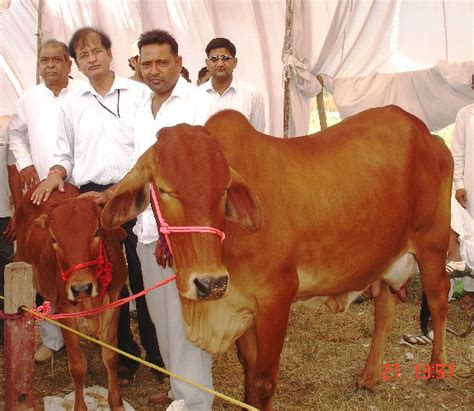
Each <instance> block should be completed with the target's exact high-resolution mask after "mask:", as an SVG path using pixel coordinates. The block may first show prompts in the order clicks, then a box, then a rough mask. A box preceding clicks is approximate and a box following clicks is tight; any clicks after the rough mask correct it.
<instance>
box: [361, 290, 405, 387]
mask: <svg viewBox="0 0 474 411" xmlns="http://www.w3.org/2000/svg"><path fill="white" fill-rule="evenodd" d="M396 301H397V297H396V295H394V294H392V292H391V291H390V289H389V287H388V285H387V284H385V283H384V282H382V285H381V288H380V292H379V294H378V295H377V297H375V307H374V334H373V336H372V342H371V345H370V351H369V355H368V356H367V360H366V362H365V366H364V370H363V371H362V374H361V375H360V376H359V378H358V380H357V385H358V387H360V388H365V389H368V390H369V391H373V390H374V388H375V385H376V384H377V383H378V382H379V380H380V375H381V372H382V360H383V353H384V350H385V344H386V343H387V337H388V334H389V332H390V329H391V327H392V322H393V317H394V316H395V306H396Z"/></svg>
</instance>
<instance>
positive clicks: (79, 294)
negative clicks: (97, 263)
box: [68, 281, 97, 301]
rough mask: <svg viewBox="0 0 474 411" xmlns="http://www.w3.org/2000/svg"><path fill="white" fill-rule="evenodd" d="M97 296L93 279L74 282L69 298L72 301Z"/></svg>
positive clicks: (70, 288)
mask: <svg viewBox="0 0 474 411" xmlns="http://www.w3.org/2000/svg"><path fill="white" fill-rule="evenodd" d="M95 296H97V289H96V287H95V285H94V284H93V283H92V282H91V281H84V282H81V283H74V284H72V285H71V286H70V287H69V292H68V298H69V300H71V301H81V300H85V299H87V298H91V297H95Z"/></svg>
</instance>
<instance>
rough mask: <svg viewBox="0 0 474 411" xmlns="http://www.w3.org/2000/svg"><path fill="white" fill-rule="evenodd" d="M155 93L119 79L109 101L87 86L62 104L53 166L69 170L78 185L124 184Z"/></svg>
mask: <svg viewBox="0 0 474 411" xmlns="http://www.w3.org/2000/svg"><path fill="white" fill-rule="evenodd" d="M149 93H150V90H149V89H148V87H146V86H145V85H143V84H141V83H138V82H136V81H133V80H129V79H124V78H121V77H119V76H117V75H115V79H114V82H113V84H112V87H111V88H110V90H109V92H108V93H107V94H106V95H105V96H104V97H102V96H101V95H100V94H98V93H97V92H96V91H95V90H94V88H93V87H92V86H91V85H90V83H87V85H86V86H85V87H84V89H83V90H82V92H80V93H79V95H78V96H77V97H76V98H68V99H66V100H65V101H64V102H63V104H62V107H61V110H60V112H59V129H58V142H57V149H56V152H55V155H54V158H53V164H52V165H60V166H62V167H64V168H65V170H66V172H67V176H68V178H72V180H73V181H74V183H75V184H76V185H78V186H82V185H84V184H88V183H95V184H100V185H108V184H114V183H116V182H118V181H119V180H120V179H121V178H122V177H123V176H124V175H125V174H126V173H127V172H128V171H129V170H130V168H131V167H132V165H133V163H132V156H133V152H134V149H133V146H134V137H133V127H134V123H135V116H136V112H137V109H138V107H139V106H141V105H143V102H144V100H145V99H146V98H147V97H148V96H149Z"/></svg>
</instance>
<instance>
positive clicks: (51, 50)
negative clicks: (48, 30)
mask: <svg viewBox="0 0 474 411" xmlns="http://www.w3.org/2000/svg"><path fill="white" fill-rule="evenodd" d="M65 54H66V51H65V50H64V48H63V47H61V46H60V45H58V44H46V45H45V46H43V47H41V51H40V57H44V56H48V57H54V56H61V57H63V56H64V55H65Z"/></svg>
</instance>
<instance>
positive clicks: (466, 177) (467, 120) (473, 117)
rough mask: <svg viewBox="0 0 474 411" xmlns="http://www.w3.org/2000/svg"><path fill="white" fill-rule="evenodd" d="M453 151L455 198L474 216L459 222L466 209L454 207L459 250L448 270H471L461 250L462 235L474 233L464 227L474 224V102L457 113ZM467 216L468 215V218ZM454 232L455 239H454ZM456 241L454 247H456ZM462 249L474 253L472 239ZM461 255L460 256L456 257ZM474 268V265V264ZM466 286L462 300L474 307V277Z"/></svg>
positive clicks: (465, 278) (451, 247)
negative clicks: (462, 258)
mask: <svg viewBox="0 0 474 411" xmlns="http://www.w3.org/2000/svg"><path fill="white" fill-rule="evenodd" d="M451 153H452V154H453V159H454V174H453V183H454V189H455V190H456V193H455V198H456V200H457V202H458V203H459V204H460V205H461V206H462V207H463V208H464V209H466V211H467V214H468V215H469V216H470V217H471V221H470V222H464V224H461V223H459V221H461V222H462V221H463V219H462V218H461V217H459V216H462V212H459V211H458V212H457V213H455V212H454V211H456V208H455V207H453V210H452V211H453V213H452V218H453V216H458V218H456V219H455V220H454V221H453V220H452V222H451V226H452V227H453V230H456V232H455V233H452V235H451V240H450V251H451V250H452V249H453V248H454V250H456V251H457V253H454V252H452V251H451V253H450V254H451V255H450V254H449V253H448V259H449V260H450V261H449V262H448V264H447V265H446V269H447V270H448V271H451V272H452V271H461V272H464V271H466V270H467V271H469V268H468V267H466V263H465V261H463V260H461V254H462V253H460V252H459V238H456V237H457V236H461V239H464V240H468V239H469V238H470V237H472V235H470V234H471V233H470V232H469V230H467V231H466V232H462V231H463V227H464V228H467V227H469V226H472V225H473V222H472V221H473V220H472V218H474V199H473V195H474V104H470V105H468V106H466V107H463V108H462V109H461V110H459V112H458V115H457V116H456V123H455V125H454V131H453V141H452V144H451ZM466 218H467V215H466V216H465V217H464V219H466ZM453 236H454V239H453ZM453 244H454V247H453ZM461 245H462V246H464V248H463V247H461V251H464V252H466V251H467V254H472V251H470V252H469V251H468V250H466V248H467V247H466V246H468V245H472V240H469V241H466V243H465V244H461ZM456 257H457V258H456ZM471 268H474V267H471ZM463 283H464V290H465V292H466V294H465V296H464V297H463V299H462V300H461V304H462V305H463V306H464V307H465V308H473V307H474V279H472V278H468V277H464V278H463Z"/></svg>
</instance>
